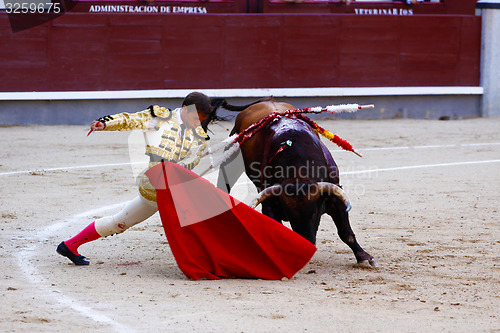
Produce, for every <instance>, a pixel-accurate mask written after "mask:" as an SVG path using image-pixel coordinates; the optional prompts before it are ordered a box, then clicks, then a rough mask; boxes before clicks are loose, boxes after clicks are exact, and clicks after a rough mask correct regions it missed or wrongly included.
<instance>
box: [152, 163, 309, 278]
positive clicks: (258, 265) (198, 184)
mask: <svg viewBox="0 0 500 333" xmlns="http://www.w3.org/2000/svg"><path fill="white" fill-rule="evenodd" d="M146 175H147V176H148V177H149V180H150V181H151V184H153V186H154V187H155V188H156V192H157V202H158V209H159V211H160V217H161V221H162V224H163V228H164V229H165V234H166V236H167V239H168V242H169V245H170V248H171V249H172V253H173V254H174V257H175V259H176V260H177V264H178V265H179V268H180V269H181V271H182V272H183V273H184V274H185V275H186V276H187V277H188V278H190V279H193V280H197V279H203V278H204V279H219V278H221V277H238V278H261V279H271V280H274V279H281V278H283V277H285V276H286V277H288V278H291V277H292V276H293V275H294V274H295V273H297V272H298V271H299V270H300V269H302V268H303V267H304V266H305V265H306V264H307V263H308V262H309V260H310V259H311V257H312V256H313V254H314V252H315V251H316V247H315V246H314V245H313V244H311V243H310V242H309V241H307V240H306V239H305V238H303V237H302V236H300V235H299V234H297V233H295V232H293V231H292V230H290V229H289V228H287V227H285V226H283V225H282V224H280V223H278V222H276V221H275V220H273V219H271V218H269V217H267V216H265V215H263V214H261V213H259V212H257V211H256V210H254V209H252V208H250V207H249V206H247V205H246V204H244V203H242V202H239V201H238V200H236V199H234V198H233V197H231V196H230V195H228V194H226V193H225V192H223V191H221V190H219V189H217V188H216V187H215V186H214V185H212V184H211V183H210V182H209V181H207V180H206V179H204V178H202V177H200V176H198V175H197V174H195V173H193V172H191V171H188V170H186V169H184V168H182V167H181V166H179V165H177V164H175V163H171V162H166V163H162V164H158V165H156V166H155V167H153V168H151V169H149V170H148V171H147V172H146Z"/></svg>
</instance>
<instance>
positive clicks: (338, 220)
mask: <svg viewBox="0 0 500 333" xmlns="http://www.w3.org/2000/svg"><path fill="white" fill-rule="evenodd" d="M326 213H327V214H328V215H330V216H331V217H332V219H333V221H334V222H335V225H336V227H337V231H338V234H339V237H340V239H341V240H342V241H343V242H344V243H346V244H347V246H349V247H350V248H351V250H352V252H354V256H355V257H356V260H357V262H358V265H360V266H361V267H368V268H377V267H378V264H377V262H376V261H375V259H374V258H373V257H372V256H371V255H370V254H368V253H367V252H366V251H365V250H363V248H361V246H360V245H359V244H358V242H357V241H356V236H355V235H354V232H353V231H352V229H351V225H350V223H349V213H348V212H346V209H345V205H344V204H343V203H342V202H340V201H339V200H336V199H330V200H329V202H327V205H326Z"/></svg>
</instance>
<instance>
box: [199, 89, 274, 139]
mask: <svg viewBox="0 0 500 333" xmlns="http://www.w3.org/2000/svg"><path fill="white" fill-rule="evenodd" d="M269 100H272V96H271V97H264V98H261V99H259V100H257V101H255V102H252V103H250V104H247V105H241V106H240V105H232V104H229V103H228V102H227V101H226V99H225V98H210V104H211V106H212V111H211V112H210V115H209V116H208V118H207V119H205V120H204V121H203V122H202V123H201V127H202V128H203V129H204V130H205V132H206V131H207V129H208V124H210V123H213V122H216V121H220V120H227V118H225V117H220V116H219V115H217V110H218V109H219V108H220V107H222V108H224V109H226V110H228V111H233V112H240V111H243V110H245V109H246V108H248V107H250V106H252V105H254V104H257V103H261V102H266V101H269Z"/></svg>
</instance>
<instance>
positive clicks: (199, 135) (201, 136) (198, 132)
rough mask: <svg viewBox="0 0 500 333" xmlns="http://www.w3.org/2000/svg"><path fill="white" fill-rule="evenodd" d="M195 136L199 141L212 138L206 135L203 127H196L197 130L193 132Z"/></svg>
mask: <svg viewBox="0 0 500 333" xmlns="http://www.w3.org/2000/svg"><path fill="white" fill-rule="evenodd" d="M193 135H194V137H195V138H197V139H199V140H210V137H209V136H208V135H207V133H205V131H204V130H203V128H201V126H198V127H196V129H195V130H194V131H193Z"/></svg>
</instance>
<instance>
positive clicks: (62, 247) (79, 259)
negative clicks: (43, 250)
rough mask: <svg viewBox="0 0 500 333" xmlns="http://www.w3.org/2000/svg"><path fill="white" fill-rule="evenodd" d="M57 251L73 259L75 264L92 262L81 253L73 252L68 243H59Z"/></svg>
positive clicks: (82, 264) (80, 264)
mask: <svg viewBox="0 0 500 333" xmlns="http://www.w3.org/2000/svg"><path fill="white" fill-rule="evenodd" d="M56 252H57V253H59V254H60V255H62V256H64V257H66V258H68V259H69V260H71V261H72V262H73V263H74V264H75V265H78V266H85V265H88V264H90V261H88V260H87V259H85V257H84V256H82V255H80V254H79V255H76V254H74V253H73V252H71V250H70V249H69V248H68V247H67V246H66V244H64V242H61V244H59V246H58V247H57V250H56Z"/></svg>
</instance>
